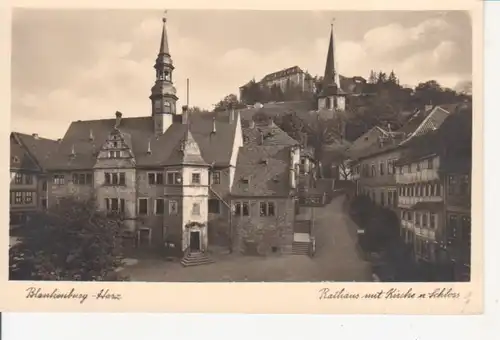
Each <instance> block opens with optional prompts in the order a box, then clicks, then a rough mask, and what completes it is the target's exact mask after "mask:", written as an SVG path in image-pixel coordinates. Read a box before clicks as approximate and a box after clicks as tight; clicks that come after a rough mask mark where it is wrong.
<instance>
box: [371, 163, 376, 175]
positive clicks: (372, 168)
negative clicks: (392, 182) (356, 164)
mask: <svg viewBox="0 0 500 340" xmlns="http://www.w3.org/2000/svg"><path fill="white" fill-rule="evenodd" d="M375 172H376V170H375V164H372V167H371V173H370V176H371V177H375V175H376V173H375Z"/></svg>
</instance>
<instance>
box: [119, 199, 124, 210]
mask: <svg viewBox="0 0 500 340" xmlns="http://www.w3.org/2000/svg"><path fill="white" fill-rule="evenodd" d="M120 212H122V213H124V212H125V199H123V198H120Z"/></svg>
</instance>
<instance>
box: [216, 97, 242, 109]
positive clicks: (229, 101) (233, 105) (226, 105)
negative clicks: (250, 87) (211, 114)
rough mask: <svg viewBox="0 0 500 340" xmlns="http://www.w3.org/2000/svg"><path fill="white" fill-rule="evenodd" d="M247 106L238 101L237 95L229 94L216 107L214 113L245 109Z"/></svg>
mask: <svg viewBox="0 0 500 340" xmlns="http://www.w3.org/2000/svg"><path fill="white" fill-rule="evenodd" d="M244 107H245V104H243V103H241V102H240V101H238V97H237V96H236V95H235V94H228V95H227V96H225V97H224V99H222V100H221V101H219V102H218V103H217V104H215V105H214V111H226V110H231V109H241V108H244Z"/></svg>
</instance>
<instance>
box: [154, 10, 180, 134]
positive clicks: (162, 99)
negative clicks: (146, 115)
mask: <svg viewBox="0 0 500 340" xmlns="http://www.w3.org/2000/svg"><path fill="white" fill-rule="evenodd" d="M154 68H155V70H156V81H155V84H154V85H153V87H152V88H151V96H150V97H149V99H151V110H152V116H153V122H154V133H155V135H156V136H160V135H162V134H163V133H164V132H165V131H166V130H167V129H168V128H169V127H170V125H172V122H173V116H174V115H175V114H176V103H177V99H178V98H177V96H176V92H177V91H176V89H175V87H174V85H173V83H172V72H173V70H174V66H173V63H172V58H171V57H170V52H169V49H168V39H167V18H166V17H164V18H163V31H162V33H161V42H160V51H159V52H158V57H157V58H156V63H155V65H154Z"/></svg>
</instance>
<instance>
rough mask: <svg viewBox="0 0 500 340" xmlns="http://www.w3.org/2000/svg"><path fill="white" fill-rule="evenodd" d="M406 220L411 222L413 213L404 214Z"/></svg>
mask: <svg viewBox="0 0 500 340" xmlns="http://www.w3.org/2000/svg"><path fill="white" fill-rule="evenodd" d="M406 218H407V219H408V221H412V220H413V211H408V213H407V214H406Z"/></svg>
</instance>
